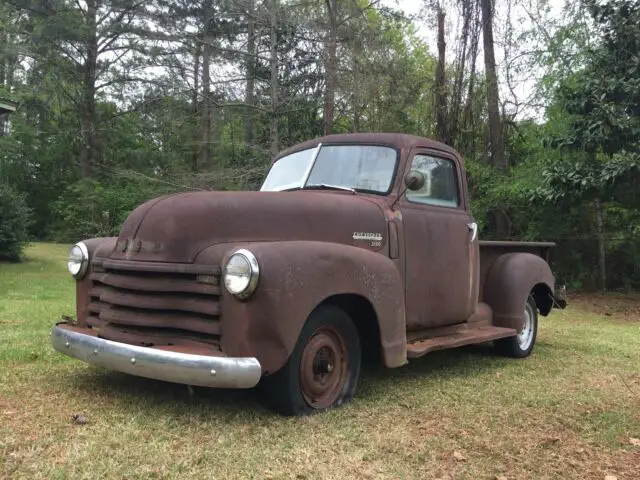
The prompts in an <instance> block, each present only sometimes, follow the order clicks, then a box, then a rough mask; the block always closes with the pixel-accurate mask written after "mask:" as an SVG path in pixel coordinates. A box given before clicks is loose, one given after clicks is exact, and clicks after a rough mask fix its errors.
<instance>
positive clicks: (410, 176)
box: [404, 170, 425, 190]
mask: <svg viewBox="0 0 640 480" xmlns="http://www.w3.org/2000/svg"><path fill="white" fill-rule="evenodd" d="M424 183H425V178H424V175H423V174H422V173H421V172H419V171H417V170H411V171H410V172H409V173H407V175H406V176H405V177H404V185H405V186H406V187H407V188H408V189H409V190H420V189H421V188H422V187H424Z"/></svg>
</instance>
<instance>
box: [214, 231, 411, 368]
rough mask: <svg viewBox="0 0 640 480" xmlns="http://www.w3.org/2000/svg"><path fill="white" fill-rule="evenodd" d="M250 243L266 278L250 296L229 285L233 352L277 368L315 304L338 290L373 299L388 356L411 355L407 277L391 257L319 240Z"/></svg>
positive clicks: (225, 327)
mask: <svg viewBox="0 0 640 480" xmlns="http://www.w3.org/2000/svg"><path fill="white" fill-rule="evenodd" d="M238 247H240V245H238ZM245 247H246V248H248V249H249V250H251V252H253V254H254V255H255V256H256V258H257V259H258V263H259V265H260V279H259V281H258V287H257V290H256V292H255V293H254V295H253V296H252V297H251V298H250V299H248V300H246V301H239V300H237V299H236V298H235V297H233V296H232V295H230V294H229V293H228V292H226V291H224V288H223V294H222V325H221V326H222V347H223V350H224V351H225V352H226V353H227V354H228V355H230V356H247V355H250V356H255V357H257V358H258V360H259V361H260V363H261V365H262V366H263V368H264V370H265V372H274V371H277V370H278V369H280V368H281V367H282V366H283V365H284V364H285V362H286V361H287V359H288V358H289V356H290V354H291V352H292V351H293V348H294V346H295V344H296V341H297V339H298V335H299V333H300V331H301V329H302V326H303V325H304V323H305V321H306V320H307V317H308V316H309V314H310V313H311V312H312V311H313V309H314V308H316V307H317V306H318V305H319V304H320V303H322V302H323V301H324V300H325V299H327V298H328V297H331V296H333V295H338V294H355V295H360V296H362V297H364V298H366V299H368V300H369V302H370V303H371V305H372V306H373V309H374V310H375V313H376V316H377V319H378V326H379V330H380V337H381V339H380V340H381V346H382V353H383V360H384V362H385V364H386V365H388V366H399V365H403V364H404V363H406V361H407V360H406V333H405V310H404V291H403V284H402V279H401V278H400V274H399V272H398V270H397V268H396V267H395V265H394V264H393V262H392V261H391V260H389V259H388V258H387V257H385V256H383V255H381V254H379V253H375V252H371V251H367V250H364V249H361V248H357V247H353V246H348V245H340V244H335V243H325V242H313V241H286V242H277V243H275V242H269V243H251V244H249V245H246V246H245ZM232 251H233V250H232ZM232 251H230V252H229V253H231V252H232ZM226 258H227V257H226V256H225V258H224V259H223V265H224V262H225V261H226ZM372 328H374V326H373V325H372Z"/></svg>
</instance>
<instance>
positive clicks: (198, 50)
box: [191, 40, 202, 173]
mask: <svg viewBox="0 0 640 480" xmlns="http://www.w3.org/2000/svg"><path fill="white" fill-rule="evenodd" d="M193 50H194V51H193V95H192V97H191V112H192V114H193V118H194V119H197V118H198V111H199V110H200V108H199V97H200V57H201V56H202V43H201V42H200V41H199V40H197V41H196V44H195V47H194V49H193ZM194 121H195V122H197V120H194ZM192 135H193V140H194V145H199V144H200V133H199V132H198V129H197V128H196V129H194V132H193V133H192ZM192 152H193V153H192V157H191V170H192V171H193V172H194V173H197V172H198V156H199V154H200V152H199V148H194V149H193V150H192Z"/></svg>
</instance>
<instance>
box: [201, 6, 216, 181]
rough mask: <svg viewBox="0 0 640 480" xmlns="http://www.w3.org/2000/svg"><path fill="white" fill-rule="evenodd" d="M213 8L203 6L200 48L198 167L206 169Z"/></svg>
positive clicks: (208, 135)
mask: <svg viewBox="0 0 640 480" xmlns="http://www.w3.org/2000/svg"><path fill="white" fill-rule="evenodd" d="M212 12H213V7H212V5H211V1H207V2H205V4H204V12H203V13H204V44H203V46H202V97H203V98H202V118H201V125H200V131H201V136H200V142H201V143H200V155H199V167H200V168H202V167H205V168H206V167H208V166H209V165H210V160H211V101H212V98H211V67H210V65H211V47H212V46H213V35H212V33H213V32H212V30H213V26H212V23H213V18H212Z"/></svg>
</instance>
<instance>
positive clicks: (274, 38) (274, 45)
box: [269, 0, 280, 156]
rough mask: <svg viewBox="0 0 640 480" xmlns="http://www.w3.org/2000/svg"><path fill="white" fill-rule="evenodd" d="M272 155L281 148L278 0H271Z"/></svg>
mask: <svg viewBox="0 0 640 480" xmlns="http://www.w3.org/2000/svg"><path fill="white" fill-rule="evenodd" d="M270 13H271V34H270V37H271V55H270V61H269V63H270V66H271V123H270V128H269V132H270V134H271V155H274V156H275V155H276V154H277V153H278V151H279V150H280V139H279V138H278V0H271V12H270Z"/></svg>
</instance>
